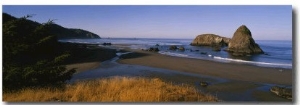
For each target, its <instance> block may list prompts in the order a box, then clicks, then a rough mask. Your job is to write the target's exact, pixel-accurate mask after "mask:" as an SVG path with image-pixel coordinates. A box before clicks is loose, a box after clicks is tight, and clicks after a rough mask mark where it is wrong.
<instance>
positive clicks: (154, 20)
mask: <svg viewBox="0 0 300 105" xmlns="http://www.w3.org/2000/svg"><path fill="white" fill-rule="evenodd" d="M3 12H6V13H8V14H11V15H13V16H16V17H22V16H25V15H27V14H36V15H35V16H34V17H32V18H30V19H31V20H34V21H37V22H40V23H44V22H47V21H48V20H49V19H57V20H55V21H54V22H55V23H57V24H59V25H61V26H63V27H67V28H81V29H85V30H88V31H91V32H93V33H96V34H98V35H99V36H101V37H104V38H105V37H121V38H133V37H134V38H187V39H193V38H195V37H196V36H197V35H199V34H205V33H213V34H218V35H221V36H225V37H229V38H231V37H232V36H233V33H234V32H235V30H236V29H237V28H238V27H239V26H241V25H243V24H244V25H246V26H247V27H248V28H249V29H250V30H251V32H252V36H253V38H254V39H255V40H292V6H291V5H289V6H245V5H244V6H220V5H219V6H217V5H215V6H204V5H194V6H192V5H186V6H175V5H169V6H166V5H165V6H158V5H156V6H149V5H148V6H147V5H144V6H143V5H135V6H134V5H132V6H120V5H119V6H108V5H106V6H101V5H94V6H78V5H77V6H75V5H69V6H66V5H61V6H49V5H48V6H45V5H43V6H41V5H40V6H37V5H35V6H7V5H3Z"/></svg>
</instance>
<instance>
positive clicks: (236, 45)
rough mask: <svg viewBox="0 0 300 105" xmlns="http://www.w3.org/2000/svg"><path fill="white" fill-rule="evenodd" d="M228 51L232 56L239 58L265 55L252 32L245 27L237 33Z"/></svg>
mask: <svg viewBox="0 0 300 105" xmlns="http://www.w3.org/2000/svg"><path fill="white" fill-rule="evenodd" d="M226 50H227V51H228V52H231V53H232V55H238V56H243V55H248V54H258V53H263V50H262V49H261V48H260V47H259V45H258V44H256V43H255V41H254V39H253V38H252V35H251V31H250V30H249V29H248V28H247V27H246V26H245V25H242V26H240V27H239V28H238V29H237V30H236V31H235V33H234V35H233V37H232V38H231V40H230V41H229V44H228V48H227V49H226Z"/></svg>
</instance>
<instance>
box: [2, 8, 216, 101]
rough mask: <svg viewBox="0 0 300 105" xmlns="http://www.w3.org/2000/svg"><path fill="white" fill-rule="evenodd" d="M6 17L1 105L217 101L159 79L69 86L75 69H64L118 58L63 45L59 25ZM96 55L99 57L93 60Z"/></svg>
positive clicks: (112, 53)
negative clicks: (18, 104) (22, 104)
mask: <svg viewBox="0 0 300 105" xmlns="http://www.w3.org/2000/svg"><path fill="white" fill-rule="evenodd" d="M2 15H3V24H2V26H3V68H2V73H3V101H7V102H40V101H42V102H45V101H47V102H48V101H67V102H116V101H117V102H168V101H213V102H214V101H218V100H217V98H215V97H213V96H211V95H208V94H203V93H201V92H199V91H198V90H197V89H196V88H194V87H192V86H189V85H184V84H182V85H178V84H177V85H173V84H172V83H166V82H163V81H162V80H160V79H157V78H135V77H131V78H129V77H116V78H103V79H101V80H86V81H81V82H75V83H73V84H68V80H70V79H71V78H72V76H73V74H74V73H75V72H76V69H75V68H71V69H67V68H66V66H65V65H66V64H68V63H78V62H88V61H90V60H91V59H92V60H93V61H97V60H99V59H109V58H111V57H113V56H115V51H110V53H104V52H103V50H101V49H98V48H97V47H95V46H92V47H91V46H87V45H81V44H72V43H60V42H58V39H59V34H56V33H64V32H61V31H57V30H58V29H53V28H54V27H55V26H56V28H57V27H58V25H55V24H54V22H53V21H52V20H49V21H48V22H46V23H43V24H40V23H37V22H33V21H31V20H28V18H30V17H31V16H30V15H28V16H24V17H22V18H14V17H12V16H10V15H8V14H6V13H3V14H2ZM53 26H54V27H53ZM55 30H56V31H55ZM78 33H80V32H78ZM78 38H80V37H78ZM98 52H102V53H104V55H100V54H99V53H98ZM95 53H98V55H95V56H91V55H94V54H95Z"/></svg>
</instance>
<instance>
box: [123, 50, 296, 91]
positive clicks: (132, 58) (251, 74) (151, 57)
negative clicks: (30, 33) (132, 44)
mask: <svg viewBox="0 0 300 105" xmlns="http://www.w3.org/2000/svg"><path fill="white" fill-rule="evenodd" d="M128 50H129V49H128ZM129 51H131V52H134V53H130V54H127V55H124V56H122V57H121V58H122V59H120V60H119V61H118V62H119V63H124V64H136V65H143V66H150V67H157V68H164V69H170V70H177V71H183V72H190V73H196V74H201V75H209V76H215V77H220V78H225V79H231V80H238V81H247V82H258V83H270V84H280V85H292V83H293V72H292V70H282V71H279V70H280V69H278V68H267V67H258V66H253V65H245V64H234V63H221V62H213V61H208V60H199V59H192V58H182V57H172V56H167V55H161V54H158V53H154V52H147V51H141V50H129Z"/></svg>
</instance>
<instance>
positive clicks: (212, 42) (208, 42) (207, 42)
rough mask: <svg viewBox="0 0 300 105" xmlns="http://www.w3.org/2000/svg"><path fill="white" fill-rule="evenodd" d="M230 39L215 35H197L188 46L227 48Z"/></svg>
mask: <svg viewBox="0 0 300 105" xmlns="http://www.w3.org/2000/svg"><path fill="white" fill-rule="evenodd" d="M229 41H230V38H226V37H221V36H219V35H215V34H202V35H198V36H197V37H196V38H195V39H194V41H193V42H192V43H191V44H190V45H192V46H227V45H228V43H229Z"/></svg>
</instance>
